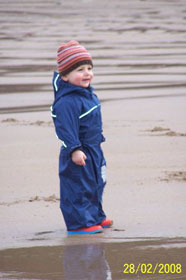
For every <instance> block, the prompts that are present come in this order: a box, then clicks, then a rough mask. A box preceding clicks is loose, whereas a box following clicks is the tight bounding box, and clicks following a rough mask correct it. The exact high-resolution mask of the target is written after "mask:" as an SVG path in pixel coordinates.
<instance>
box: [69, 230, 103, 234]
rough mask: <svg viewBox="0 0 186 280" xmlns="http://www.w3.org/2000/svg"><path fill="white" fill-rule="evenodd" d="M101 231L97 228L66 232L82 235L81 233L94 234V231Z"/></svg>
mask: <svg viewBox="0 0 186 280" xmlns="http://www.w3.org/2000/svg"><path fill="white" fill-rule="evenodd" d="M101 232H103V231H102V230H101V229H97V230H93V231H87V232H86V231H83V230H82V231H68V234H69V235H73V234H76V235H83V234H94V233H101Z"/></svg>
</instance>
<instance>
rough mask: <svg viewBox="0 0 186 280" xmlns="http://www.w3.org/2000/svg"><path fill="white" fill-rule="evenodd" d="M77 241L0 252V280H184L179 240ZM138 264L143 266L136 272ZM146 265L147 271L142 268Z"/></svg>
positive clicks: (185, 253) (184, 246) (184, 255)
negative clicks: (83, 242) (80, 242)
mask: <svg viewBox="0 0 186 280" xmlns="http://www.w3.org/2000/svg"><path fill="white" fill-rule="evenodd" d="M78 241H79V240H78V238H77V239H73V240H72V244H73V245H70V240H68V242H69V244H68V245H66V246H54V247H52V246H50V247H33V248H22V249H21V248H20V249H9V250H4V251H1V254H0V271H1V274H0V279H51V280H52V279H56V280H57V279H64V280H72V279H75V280H89V279H90V280H92V279H93V280H119V279H136V278H138V279H154V280H158V279H167V280H168V279H183V280H185V279H186V240H185V239H183V238H179V239H169V240H149V241H136V242H135V241H134V242H123V243H97V242H95V243H87V244H79V242H78ZM75 243H76V244H75ZM139 264H140V265H141V264H143V265H142V266H140V269H139V270H138V271H137V267H138V266H139ZM161 264H162V265H161ZM165 264H166V269H164V267H165V266H164V265H165ZM130 265H132V269H129V268H130ZM146 265H148V270H147V269H144V268H145V266H146ZM170 265H172V266H171V269H170ZM127 266H129V268H127ZM156 266H157V269H156V271H154V270H155V267H156ZM178 266H179V267H178ZM162 267H163V268H162ZM173 267H175V270H174V269H173ZM160 268H162V269H161V270H160Z"/></svg>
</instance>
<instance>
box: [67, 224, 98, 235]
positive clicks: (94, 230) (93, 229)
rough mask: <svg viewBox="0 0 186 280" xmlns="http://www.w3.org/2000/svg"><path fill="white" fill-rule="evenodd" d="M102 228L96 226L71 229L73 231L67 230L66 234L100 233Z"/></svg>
mask: <svg viewBox="0 0 186 280" xmlns="http://www.w3.org/2000/svg"><path fill="white" fill-rule="evenodd" d="M102 231H103V229H102V226H101V225H96V226H91V227H87V228H78V229H73V230H68V234H71V235H72V234H94V233H100V232H102Z"/></svg>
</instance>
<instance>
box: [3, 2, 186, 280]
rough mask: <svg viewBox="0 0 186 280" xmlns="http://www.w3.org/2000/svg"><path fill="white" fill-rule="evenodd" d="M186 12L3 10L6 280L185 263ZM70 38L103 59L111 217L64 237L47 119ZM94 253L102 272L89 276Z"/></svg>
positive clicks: (99, 64)
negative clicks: (86, 233)
mask: <svg viewBox="0 0 186 280" xmlns="http://www.w3.org/2000/svg"><path fill="white" fill-rule="evenodd" d="M185 10H186V7H185V1H184V0H178V1H176V2H173V1H153V0H150V1H149V2H148V3H147V1H140V0H135V1H128V0H126V1H121V0H117V1H106V0H103V1H98V0H96V1H91V0H82V1H78V2H76V1H75V0H74V1H73V0H70V1H68V2H67V1H60V0H56V1H43V0H39V1H35V0H31V1H29V2H28V1H26V0H24V1H19V0H17V1H13V0H9V1H5V0H2V1H0V12H1V30H2V31H1V34H0V38H1V44H0V57H1V69H0V73H1V77H0V128H1V138H0V154H1V161H0V178H1V179H0V189H1V196H0V250H1V251H0V272H1V273H0V279H81V280H82V279H98V280H102V279H113V280H116V279H126V277H127V276H129V278H132V279H135V277H134V276H133V275H124V274H123V272H122V269H123V264H124V262H126V263H127V262H131V263H132V262H133V263H135V264H136V265H137V264H138V263H140V262H147V261H148V262H151V263H153V265H155V264H156V262H158V263H160V262H164V263H165V262H167V263H182V265H183V267H184V265H186V219H185V213H186V123H185V120H186V78H185V77H186V30H185V22H186V18H185ZM108 15H109V17H108ZM70 39H75V40H78V41H79V42H80V43H82V44H84V45H85V46H86V47H87V49H89V50H90V52H91V54H92V56H93V59H94V74H95V77H94V80H93V84H92V85H93V86H94V88H95V93H96V94H97V95H98V96H99V98H100V100H101V106H102V116H103V127H104V135H105V137H106V142H105V143H103V146H102V147H103V150H104V153H105V157H106V159H107V186H106V189H105V193H104V208H105V211H106V213H107V216H108V217H111V218H112V219H113V220H114V226H113V228H112V229H108V230H106V231H104V233H102V234H99V235H96V236H94V237H86V238H79V237H77V238H68V237H67V235H66V229H65V224H64V221H63V218H62V215H61V212H60V209H59V180H58V154H59V148H60V145H61V143H60V142H59V141H58V140H57V139H56V137H55V132H54V127H53V123H52V119H51V116H50V111H49V107H50V105H51V104H52V102H53V90H52V84H51V80H52V75H53V71H54V70H55V69H56V61H55V55H56V49H57V47H58V45H59V44H60V43H62V42H66V41H68V40H70ZM48 246H49V247H48ZM152 248H153V249H152ZM165 248H166V250H165ZM90 252H92V256H97V261H98V260H99V265H96V264H95V263H94V265H93V267H94V269H93V270H90V269H88V270H87V271H88V272H87V273H88V274H87V275H86V276H85V275H84V276H83V275H82V274H81V271H86V269H85V267H86V268H87V267H89V266H90V265H92V262H93V261H94V259H92V258H91V257H90V256H91V254H90ZM78 254H79V255H80V256H82V259H84V260H85V259H86V261H85V262H84V263H83V265H82V263H81V264H79V267H80V268H81V269H80V270H78V269H77V265H78V264H75V260H77V255H78ZM21 256H25V258H24V260H23V259H22V257H21ZM29 256H31V257H30V258H33V260H31V259H29ZM34 256H37V257H34ZM49 256H51V258H50V257H49ZM103 256H104V258H103ZM114 256H115V257H114ZM131 256H133V257H131ZM59 258H60V260H61V261H60V262H59V263H58V260H59ZM7 260H9V261H7ZM36 262H40V266H35V264H36ZM68 262H70V263H71V267H70V269H69V267H67V266H65V265H64V263H68ZM54 263H56V265H54ZM62 263H63V269H62V268H60V269H59V267H61V266H62ZM81 265H82V266H81ZM34 267H35V268H36V267H37V269H35V268H34ZM11 271H14V272H15V273H14V274H12V273H11ZM92 271H94V272H95V274H91V273H93V272H92ZM31 272H32V273H31ZM57 272H58V273H57ZM75 272H76V273H75ZM24 273H25V274H24ZM96 273H99V275H102V276H99V277H100V278H99V277H98V276H96V275H97V274H96ZM150 276H152V275H147V274H146V275H145V277H147V278H148V277H150ZM169 276H170V275H168V274H166V275H165V274H163V275H157V274H155V275H154V276H153V277H154V279H156V280H157V279H170V278H168V277H169ZM178 276H180V275H178V274H176V273H173V274H172V275H171V277H172V278H171V279H177V277H178ZM83 277H84V278H83ZM91 277H93V278H91ZM109 277H110V278H109ZM138 277H139V278H141V279H144V275H143V274H140V275H138ZM153 277H152V278H153ZM162 277H164V278H162ZM181 279H186V276H185V270H184V272H183V273H182V274H181Z"/></svg>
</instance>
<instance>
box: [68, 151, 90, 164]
mask: <svg viewBox="0 0 186 280" xmlns="http://www.w3.org/2000/svg"><path fill="white" fill-rule="evenodd" d="M71 156H72V161H73V162H74V163H75V164H77V165H86V163H85V160H86V158H87V157H86V155H85V154H84V153H83V152H82V151H81V150H75V151H74V152H72V155H71Z"/></svg>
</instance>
